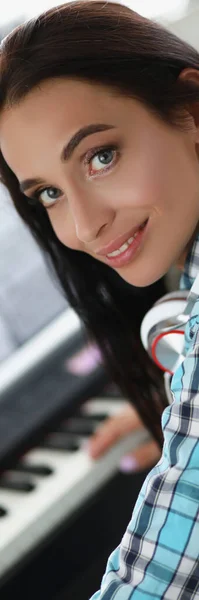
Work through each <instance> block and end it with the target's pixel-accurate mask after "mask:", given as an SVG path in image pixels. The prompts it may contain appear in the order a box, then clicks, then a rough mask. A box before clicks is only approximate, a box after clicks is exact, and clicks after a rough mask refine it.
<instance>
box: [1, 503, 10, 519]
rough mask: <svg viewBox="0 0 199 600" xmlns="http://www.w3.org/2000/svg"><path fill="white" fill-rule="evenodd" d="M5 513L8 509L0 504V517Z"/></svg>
mask: <svg viewBox="0 0 199 600" xmlns="http://www.w3.org/2000/svg"><path fill="white" fill-rule="evenodd" d="M7 514H8V511H7V510H6V509H5V508H4V507H3V506H0V519H1V517H5V516H6V515H7Z"/></svg>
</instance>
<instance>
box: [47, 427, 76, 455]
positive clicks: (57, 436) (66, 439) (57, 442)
mask: <svg viewBox="0 0 199 600" xmlns="http://www.w3.org/2000/svg"><path fill="white" fill-rule="evenodd" d="M39 447H40V448H48V449H49V450H69V451H70V452H75V451H76V450H79V448H80V443H79V441H78V440H76V439H75V438H74V437H72V436H71V437H70V436H69V435H68V434H66V433H63V432H58V433H53V434H52V435H50V436H49V437H47V438H45V439H44V440H43V441H42V442H40V443H39Z"/></svg>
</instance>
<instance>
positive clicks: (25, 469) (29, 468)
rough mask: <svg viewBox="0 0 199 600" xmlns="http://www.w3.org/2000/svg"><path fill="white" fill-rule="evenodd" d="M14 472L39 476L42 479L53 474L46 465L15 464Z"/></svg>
mask: <svg viewBox="0 0 199 600" xmlns="http://www.w3.org/2000/svg"><path fill="white" fill-rule="evenodd" d="M15 470H16V471H18V473H30V475H39V476H40V475H41V476H42V477H47V476H48V475H52V473H53V469H51V468H50V467H48V466H47V465H41V464H38V465H35V464H34V465H32V464H29V463H17V464H16V465H15Z"/></svg>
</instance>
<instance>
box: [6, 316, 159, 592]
mask: <svg viewBox="0 0 199 600" xmlns="http://www.w3.org/2000/svg"><path fill="white" fill-rule="evenodd" d="M126 402H127V399H125V398H123V397H122V396H121V394H120V392H119V389H118V388H117V386H116V385H115V384H113V382H111V381H110V379H109V377H108V376H107V373H106V371H105V369H104V366H103V362H102V361H101V356H100V352H99V350H98V349H97V347H96V346H95V345H94V344H92V343H91V342H90V341H89V340H88V338H87V337H86V333H85V331H84V328H83V326H82V323H81V322H80V320H79V318H78V317H77V315H76V314H75V312H74V311H73V309H70V308H67V310H65V311H64V312H63V313H62V314H61V315H60V316H59V317H58V318H56V319H55V320H54V321H53V322H52V323H51V324H50V325H48V326H47V327H45V329H43V330H42V331H41V332H40V333H39V334H37V335H36V336H34V338H32V339H31V340H30V341H29V342H28V343H26V344H25V345H24V346H23V347H22V348H20V349H19V350H17V352H16V353H15V354H14V355H12V356H11V357H10V358H8V359H7V360H6V361H4V362H3V364H2V365H1V366H0V595H1V598H2V599H4V598H5V600H6V599H7V598H8V599H9V598H11V597H13V594H15V595H16V591H17V589H18V588H19V589H18V593H19V597H20V598H26V600H27V598H28V600H31V598H34V599H35V595H37V599H38V598H42V599H43V600H44V599H45V598H47V599H48V600H50V598H56V595H55V590H54V591H53V583H52V581H51V578H50V572H51V576H52V572H53V569H52V570H50V571H49V565H50V562H49V560H50V559H49V551H48V550H46V555H45V552H44V554H43V557H44V558H43V559H42V560H44V562H45V561H46V562H45V564H46V567H45V568H46V569H47V573H48V574H47V575H46V577H47V579H48V581H49V582H50V581H51V583H50V584H49V589H48V592H47V587H46V583H45V589H46V591H45V593H44V590H43V587H42V586H41V588H40V584H39V581H38V583H37V584H36V583H35V582H36V572H37V573H38V572H39V567H37V569H34V567H33V565H34V561H35V560H36V561H37V556H38V555H39V553H40V552H41V548H48V547H49V544H51V551H50V552H51V556H52V554H53V552H54V551H55V548H56V543H57V542H56V538H57V535H58V532H61V533H60V535H62V534H63V531H66V530H67V533H66V534H65V540H67V543H66V546H67V548H70V547H71V544H72V543H74V539H76V540H78V544H80V546H81V544H82V541H81V542H80V539H79V532H80V530H81V529H82V526H83V528H84V527H85V523H87V529H86V533H85V531H84V533H82V536H81V540H84V544H85V558H86V551H87V550H88V546H89V547H90V548H92V542H90V544H89V541H88V539H89V534H90V535H91V534H92V528H91V530H90V531H89V533H88V529H90V528H88V523H89V519H90V517H89V513H88V515H87V517H85V510H87V512H88V510H89V509H88V507H89V506H94V505H96V502H99V503H100V494H102V493H103V490H105V489H106V488H107V486H109V482H110V481H113V480H114V476H115V475H116V474H117V473H118V462H119V459H120V457H121V456H122V455H124V454H125V453H127V452H128V451H131V450H133V448H135V447H137V446H139V445H140V444H142V443H144V442H145V441H147V440H148V439H149V435H148V433H147V432H146V431H142V432H136V433H135V434H133V435H131V434H130V435H128V436H126V437H125V438H124V439H122V440H120V441H119V442H118V443H117V444H116V445H115V446H114V447H113V448H111V450H109V451H108V452H106V454H105V455H104V456H103V457H101V458H100V459H98V460H92V459H91V458H90V457H89V455H88V453H87V451H86V442H87V440H88V439H89V436H90V435H92V433H93V432H94V431H95V429H96V427H98V425H99V424H100V423H102V422H103V420H104V419H106V418H107V416H109V415H112V414H116V413H118V411H120V410H121V409H122V407H124V405H125V403H126ZM120 477H122V475H121V476H120ZM124 477H125V476H124ZM137 477H138V476H137V475H136V478H137ZM138 480H139V478H138ZM138 480H137V481H138ZM140 485H141V480H140V483H139V481H138V483H137V484H136V486H135V488H136V489H134V496H135V498H134V501H135V500H136V497H137V494H138V491H139V487H140ZM92 510H93V509H91V513H92ZM105 510H106V507H105ZM83 512H84V518H83V521H82V523H83V525H81V527H80V526H77V522H78V519H79V518H80V515H81V514H83ZM98 518H99V516H98ZM129 518H130V514H129ZM95 521H96V519H94V523H95ZM71 523H72V524H73V528H72V531H73V533H70V534H69V530H70V528H71ZM75 524H76V525H75ZM126 524H127V522H126V521H124V528H123V530H124V529H125V526H126ZM74 527H76V529H74ZM106 529H107V532H108V524H107V528H106ZM74 531H76V533H74ZM93 533H94V525H93ZM97 535H98V536H99V532H98V534H97ZM70 536H72V538H71V539H72V542H70V543H69V539H70ZM86 536H87V537H86ZM50 540H54V542H53V541H52V542H51V541H50ZM87 542H88V543H87ZM65 553H66V549H65ZM58 554H59V552H58V551H57V554H56V556H58ZM75 554H76V553H74V554H73V552H72V551H71V553H70V552H69V558H68V559H67V557H66V566H65V569H63V572H64V575H65V579H66V584H70V585H71V584H72V585H74V584H75V585H76V579H77V573H78V568H77V565H76V566H74V569H72V567H71V568H69V567H68V564H69V562H70V561H71V560H72V562H74V556H75ZM45 556H46V558H45ZM107 556H108V553H107V552H106V558H107ZM35 557H36V558H35ZM71 557H72V558H71ZM42 560H40V568H41V564H42ZM88 561H90V558H89V557H88V558H87V563H86V564H85V569H86V568H87V567H88ZM60 562H61V561H59V568H60ZM31 565H32V567H31ZM86 565H87V566H86ZM79 567H80V565H79ZM31 568H32V569H33V570H34V577H33V574H31V572H30V574H29V576H28V573H29V570H30V571H31ZM45 568H43V571H42V573H43V574H44V573H45ZM57 569H58V567H57ZM68 569H69V570H68ZM80 570H81V569H80ZM58 571H59V569H58ZM58 571H57V572H58ZM22 573H23V575H22ZM40 575H41V574H40ZM42 576H43V575H41V577H42ZM41 577H40V576H39V580H40V579H41ZM27 578H28V581H27ZM44 578H45V576H44ZM61 578H63V573H62V576H61V575H60V578H59V581H60V580H61ZM89 580H90V574H89ZM33 581H34V584H33ZM45 581H46V579H45ZM53 581H54V579H53ZM17 582H18V583H17ZM17 585H18V588H17ZM27 585H30V589H29V591H28V592H27ZM34 585H36V589H35V588H34ZM23 586H24V587H23ZM62 587H63V586H62ZM56 589H59V585H58V583H57V584H56ZM60 589H61V588H60ZM93 591H95V589H94V590H93ZM51 593H52V594H53V595H52V596H51V595H50V594H51ZM31 594H32V595H31ZM40 594H41V595H40ZM45 594H46V595H45ZM72 594H73V595H72V597H73V600H74V597H75V596H74V594H75V592H74V591H73V593H72ZM89 594H90V591H89ZM64 597H65V596H64ZM78 597H79V592H78ZM83 599H84V597H83V595H82V594H81V600H83Z"/></svg>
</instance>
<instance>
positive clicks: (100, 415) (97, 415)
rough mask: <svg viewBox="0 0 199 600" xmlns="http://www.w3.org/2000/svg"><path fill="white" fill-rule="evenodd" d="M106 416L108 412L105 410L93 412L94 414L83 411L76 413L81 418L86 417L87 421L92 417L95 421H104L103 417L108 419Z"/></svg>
mask: <svg viewBox="0 0 199 600" xmlns="http://www.w3.org/2000/svg"><path fill="white" fill-rule="evenodd" d="M108 416H109V415H108V413H105V412H101V413H95V414H94V415H91V414H87V413H83V412H82V413H79V414H78V417H79V418H81V419H86V420H87V421H92V420H93V419H95V420H96V421H97V422H100V421H105V419H108Z"/></svg>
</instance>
